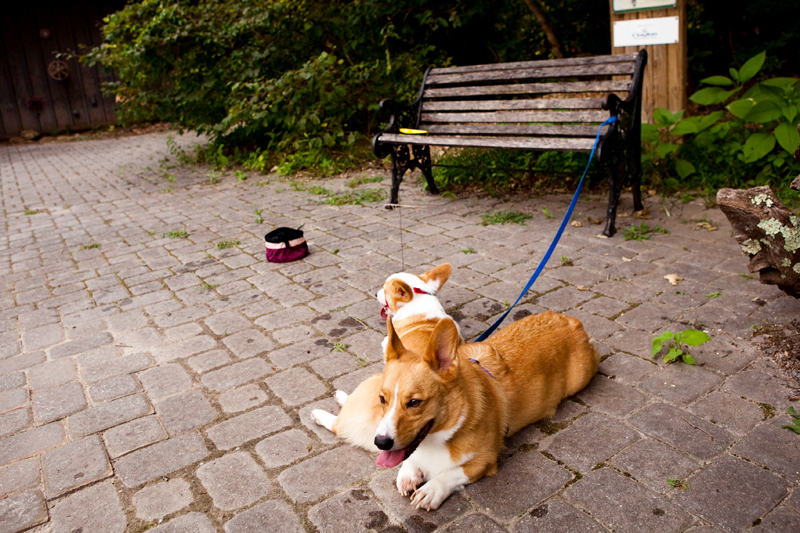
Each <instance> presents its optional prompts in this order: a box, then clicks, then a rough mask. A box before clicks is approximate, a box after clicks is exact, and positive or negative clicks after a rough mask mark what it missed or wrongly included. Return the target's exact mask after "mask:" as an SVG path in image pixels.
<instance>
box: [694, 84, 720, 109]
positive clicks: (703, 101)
mask: <svg viewBox="0 0 800 533" xmlns="http://www.w3.org/2000/svg"><path fill="white" fill-rule="evenodd" d="M723 92H725V91H723V90H722V89H720V88H719V87H706V88H705V89H700V90H699V91H697V92H696V93H694V94H693V95H692V96H690V97H689V100H691V101H692V102H694V103H696V104H700V105H714V104H716V103H717V102H718V100H717V98H718V97H719V95H720V94H721V93H723Z"/></svg>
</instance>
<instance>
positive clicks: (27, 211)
mask: <svg viewBox="0 0 800 533" xmlns="http://www.w3.org/2000/svg"><path fill="white" fill-rule="evenodd" d="M38 212H39V211H37V210H36V209H25V214H26V215H35V214H36V213H38Z"/></svg>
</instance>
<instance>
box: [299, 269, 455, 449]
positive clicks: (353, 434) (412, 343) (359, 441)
mask: <svg viewBox="0 0 800 533" xmlns="http://www.w3.org/2000/svg"><path fill="white" fill-rule="evenodd" d="M451 272H452V267H451V266H450V264H449V263H443V264H441V265H439V266H437V267H435V268H433V269H432V270H430V271H428V272H426V273H424V274H421V275H419V276H417V275H415V274H409V273H407V272H401V273H398V274H392V275H391V276H389V277H388V278H387V279H386V281H385V282H384V284H383V287H382V288H381V289H380V290H379V291H378V293H377V294H376V297H377V299H378V302H379V303H380V304H381V317H383V318H385V319H390V320H391V322H392V324H393V327H394V331H395V332H396V334H397V335H398V336H399V337H400V338H401V339H402V340H403V342H404V343H406V344H407V345H408V346H409V347H412V348H414V349H417V350H424V349H425V348H426V347H427V345H428V341H429V339H430V336H431V333H433V330H434V328H435V327H436V325H437V324H438V323H439V321H440V320H441V319H442V318H446V317H449V315H448V314H447V313H446V312H445V310H444V307H443V306H442V304H441V302H440V301H439V299H438V298H437V297H436V293H437V292H438V291H439V290H440V289H441V288H442V286H443V285H444V284H445V282H446V281H447V280H448V278H449V277H450V274H451ZM388 339H389V338H388V337H385V338H384V339H383V342H382V343H381V349H382V351H383V353H384V359H385V357H386V346H387V343H388ZM382 379H383V378H382V375H381V374H377V375H375V376H372V377H371V378H369V379H367V380H366V381H364V382H362V383H361V384H360V385H359V386H358V387H356V389H355V390H354V391H353V392H352V393H351V394H349V395H348V394H347V393H346V392H344V391H341V390H337V391H336V393H335V394H334V397H335V398H336V403H338V404H339V407H341V408H342V409H341V411H340V412H339V415H338V416H334V415H332V414H330V413H328V412H325V411H323V410H321V409H314V410H313V411H312V412H311V418H312V419H313V420H314V422H316V423H317V424H318V425H320V426H323V427H325V428H327V429H328V430H330V431H333V432H334V433H335V434H336V435H337V436H338V437H340V438H342V439H344V440H346V441H347V442H349V443H350V444H353V445H355V446H359V447H361V448H365V449H367V450H369V451H374V452H377V451H380V450H378V448H377V447H376V446H375V443H374V441H375V430H376V429H377V428H378V421H379V420H380V416H379V413H378V411H379V404H377V403H376V400H377V397H378V396H377V393H376V392H375V390H376V387H379V386H380V382H381V380H382ZM373 404H374V405H373ZM368 405H372V407H373V409H369V408H367V407H366V406H368Z"/></svg>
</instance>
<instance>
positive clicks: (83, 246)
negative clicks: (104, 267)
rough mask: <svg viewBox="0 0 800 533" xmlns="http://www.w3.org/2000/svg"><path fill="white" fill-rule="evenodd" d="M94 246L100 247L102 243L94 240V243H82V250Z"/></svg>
mask: <svg viewBox="0 0 800 533" xmlns="http://www.w3.org/2000/svg"><path fill="white" fill-rule="evenodd" d="M94 248H100V244H99V243H96V242H93V243H92V244H82V245H81V250H92V249H94Z"/></svg>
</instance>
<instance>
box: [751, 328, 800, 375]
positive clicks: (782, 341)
mask: <svg viewBox="0 0 800 533" xmlns="http://www.w3.org/2000/svg"><path fill="white" fill-rule="evenodd" d="M753 335H754V336H756V335H757V336H761V337H762V340H761V345H762V347H763V349H764V352H765V353H766V354H767V355H770V356H772V358H773V359H774V360H775V362H776V363H778V366H780V367H781V368H782V369H783V370H784V371H785V372H786V373H787V374H788V376H789V377H790V378H792V379H793V380H794V381H796V382H797V381H800V320H792V322H791V323H790V324H788V325H786V326H778V325H774V326H766V327H764V328H761V329H760V330H759V331H757V332H756V333H754V334H753Z"/></svg>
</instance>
